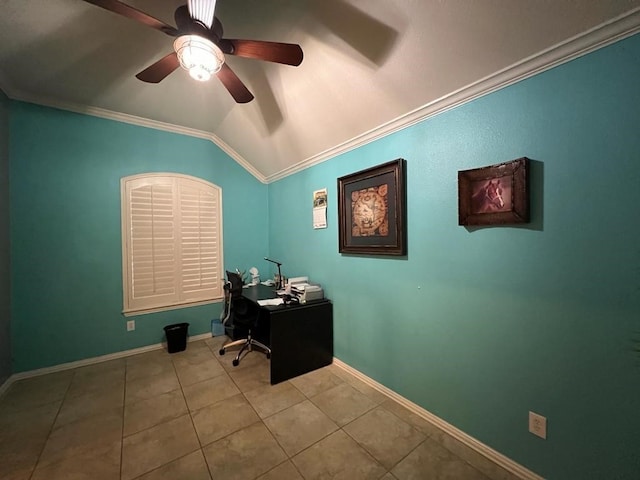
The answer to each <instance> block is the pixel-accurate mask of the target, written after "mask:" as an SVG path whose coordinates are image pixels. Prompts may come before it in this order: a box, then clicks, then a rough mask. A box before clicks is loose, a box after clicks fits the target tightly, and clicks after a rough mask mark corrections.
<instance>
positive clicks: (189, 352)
mask: <svg viewBox="0 0 640 480" xmlns="http://www.w3.org/2000/svg"><path fill="white" fill-rule="evenodd" d="M171 360H172V361H173V364H174V365H175V366H176V367H185V366H187V365H199V364H201V363H203V362H207V361H209V360H216V356H215V355H214V354H213V352H212V351H211V349H210V348H209V347H208V346H207V345H206V344H205V343H204V342H194V343H189V344H188V345H187V349H186V350H185V351H183V352H177V353H174V354H172V355H171ZM216 361H217V360H216Z"/></svg>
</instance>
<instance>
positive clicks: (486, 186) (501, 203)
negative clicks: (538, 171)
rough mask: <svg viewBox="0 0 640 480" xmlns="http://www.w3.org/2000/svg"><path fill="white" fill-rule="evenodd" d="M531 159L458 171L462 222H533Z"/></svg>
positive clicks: (524, 158)
mask: <svg viewBox="0 0 640 480" xmlns="http://www.w3.org/2000/svg"><path fill="white" fill-rule="evenodd" d="M528 172H529V159H528V158H527V157H522V158H518V159H516V160H512V161H510V162H505V163H499V164H497V165H491V166H488V167H483V168H475V169H472V170H462V171H459V172H458V225H507V224H516V223H528V222H529V173H528Z"/></svg>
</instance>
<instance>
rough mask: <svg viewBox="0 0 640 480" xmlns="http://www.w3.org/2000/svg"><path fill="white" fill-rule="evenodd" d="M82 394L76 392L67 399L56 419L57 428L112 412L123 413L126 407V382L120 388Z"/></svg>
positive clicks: (78, 391) (89, 391)
mask: <svg viewBox="0 0 640 480" xmlns="http://www.w3.org/2000/svg"><path fill="white" fill-rule="evenodd" d="M80 392H81V390H76V396H69V395H67V396H66V397H65V399H64V402H62V407H61V408H60V413H59V414H58V418H56V428H57V427H59V426H61V425H65V424H67V423H72V422H76V421H78V420H81V419H83V418H87V417H91V416H94V415H98V414H100V413H103V412H108V411H110V410H114V411H116V412H117V411H121V410H122V406H123V405H124V382H123V383H122V384H121V385H120V387H119V388H113V389H110V390H103V391H94V390H91V389H89V390H88V393H87V394H83V395H80Z"/></svg>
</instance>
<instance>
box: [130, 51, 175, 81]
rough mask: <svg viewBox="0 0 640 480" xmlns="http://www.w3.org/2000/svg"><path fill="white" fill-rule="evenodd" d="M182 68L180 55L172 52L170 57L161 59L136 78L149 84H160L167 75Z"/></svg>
mask: <svg viewBox="0 0 640 480" xmlns="http://www.w3.org/2000/svg"><path fill="white" fill-rule="evenodd" d="M179 66H180V61H179V60H178V55H177V54H176V52H171V53H170V54H169V55H167V56H165V57H163V58H161V59H160V60H158V61H157V62H156V63H154V64H153V65H151V66H149V67H147V68H145V69H144V70H143V71H141V72H140V73H138V74H137V75H136V77H137V78H138V79H139V80H142V81H143V82H147V83H160V82H161V81H162V80H164V79H165V78H166V77H167V75H169V74H170V73H172V72H173V71H174V70H175V69H176V68H178V67H179Z"/></svg>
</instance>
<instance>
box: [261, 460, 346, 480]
mask: <svg viewBox="0 0 640 480" xmlns="http://www.w3.org/2000/svg"><path fill="white" fill-rule="evenodd" d="M256 480H304V478H303V477H302V475H300V473H299V472H298V470H296V467H295V466H294V465H293V463H291V462H290V461H288V460H287V461H286V462H284V463H281V464H280V465H278V466H277V467H276V468H274V469H273V470H269V471H268V472H267V473H265V474H264V475H261V476H259V477H258V478H257V479H256ZM354 480H355V479H354Z"/></svg>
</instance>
